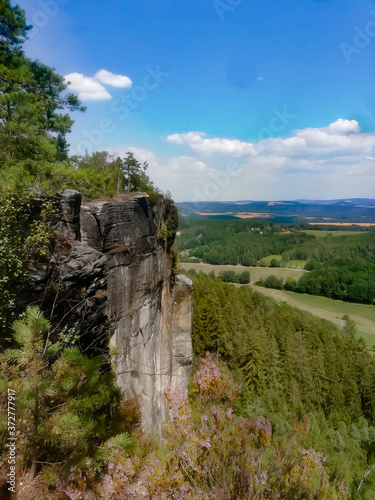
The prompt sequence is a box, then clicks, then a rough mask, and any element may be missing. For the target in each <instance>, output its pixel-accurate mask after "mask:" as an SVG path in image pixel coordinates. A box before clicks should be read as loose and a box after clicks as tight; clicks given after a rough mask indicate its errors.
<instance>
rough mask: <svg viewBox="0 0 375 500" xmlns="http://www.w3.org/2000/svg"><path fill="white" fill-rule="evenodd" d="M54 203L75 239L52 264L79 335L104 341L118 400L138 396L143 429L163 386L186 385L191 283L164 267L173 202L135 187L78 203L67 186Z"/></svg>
mask: <svg viewBox="0 0 375 500" xmlns="http://www.w3.org/2000/svg"><path fill="white" fill-rule="evenodd" d="M59 205H60V207H61V210H60V211H61V218H60V226H61V227H60V230H61V231H62V232H63V233H64V234H66V235H69V237H71V236H72V235H74V238H71V239H75V241H74V242H73V243H72V245H71V250H70V252H69V254H68V255H63V256H60V257H58V259H57V262H56V264H57V267H58V268H59V275H60V278H59V280H60V283H62V284H63V288H65V290H69V292H68V296H69V297H70V302H69V304H72V299H73V296H74V297H75V299H74V300H75V301H76V304H77V305H76V306H75V305H74V308H75V314H76V321H77V317H78V320H79V323H80V329H81V332H82V342H83V343H84V344H85V345H88V346H89V345H90V342H91V343H92V344H93V343H96V344H98V345H100V346H101V348H102V349H104V350H105V349H106V348H107V349H108V346H109V353H110V356H111V360H112V365H113V368H114V370H115V373H116V380H117V384H118V385H119V387H120V388H121V389H122V391H123V393H124V397H125V399H129V398H132V397H134V396H136V397H138V399H139V401H140V404H141V415H142V417H141V423H142V427H143V429H144V430H146V431H149V430H151V429H152V428H157V429H160V426H161V424H162V423H163V421H164V420H165V408H164V406H165V404H164V390H165V388H166V387H167V386H171V387H172V388H173V389H180V390H187V385H188V379H189V375H190V372H191V367H192V358H193V351H192V342H191V327H192V283H191V281H190V280H189V279H188V278H186V277H185V276H182V275H177V276H174V274H173V272H172V266H173V256H172V249H171V248H172V244H173V240H174V235H175V231H176V228H177V209H176V206H175V205H174V203H173V201H172V200H163V199H161V200H160V201H159V202H158V203H157V204H156V205H154V206H151V204H150V203H149V201H148V199H147V195H142V194H138V195H135V196H128V197H127V199H125V200H120V201H114V200H108V201H107V200H99V201H93V202H90V203H86V204H81V197H80V194H79V193H78V192H76V191H72V190H66V191H64V192H63V193H62V194H61V195H60V196H59ZM78 290H79V291H80V292H78ZM82 291H83V292H82ZM79 293H83V298H82V299H81V298H80V297H78V295H79ZM77 294H78V295H77ZM65 302H67V301H66V299H65ZM107 352H108V351H107Z"/></svg>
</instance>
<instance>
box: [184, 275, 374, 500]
mask: <svg viewBox="0 0 375 500" xmlns="http://www.w3.org/2000/svg"><path fill="white" fill-rule="evenodd" d="M190 276H191V278H192V279H193V282H194V318H193V346H194V352H195V354H196V355H197V356H203V354H204V353H205V352H206V351H210V352H212V353H215V355H217V354H219V355H220V356H221V358H222V359H223V360H225V361H226V363H227V364H228V367H229V368H230V370H231V372H232V373H233V375H234V376H235V378H236V380H237V381H239V382H240V383H242V392H241V398H240V401H239V402H238V403H237V409H238V410H239V411H240V412H241V413H242V414H244V415H247V416H249V417H250V416H251V417H252V418H255V417H266V416H267V417H268V418H269V419H270V421H271V423H272V426H273V432H274V437H275V439H276V440H277V441H278V442H279V440H282V439H284V438H285V436H286V434H287V432H288V429H290V421H291V420H293V417H294V416H295V415H297V416H299V417H301V416H303V415H304V414H306V413H308V412H309V411H310V410H313V412H314V415H315V416H314V418H313V419H312V424H313V425H312V431H313V432H312V434H311V433H310V434H309V436H310V437H309V438H308V441H307V443H308V445H307V448H309V447H312V448H314V449H315V450H318V451H319V452H322V453H323V454H324V455H325V456H326V457H327V462H326V465H327V471H328V473H329V476H330V478H331V479H334V478H335V477H336V476H337V477H338V478H339V479H340V480H343V481H345V482H346V483H347V484H349V485H351V488H352V490H353V491H354V490H355V489H356V487H357V486H356V485H358V483H359V482H360V480H361V479H362V477H363V474H364V472H365V470H366V469H367V468H368V467H369V466H371V464H372V463H373V461H374V458H375V451H374V450H375V441H372V437H371V438H368V439H369V441H367V444H365V442H366V441H363V440H362V439H361V438H360V437H357V438H355V439H354V438H353V436H354V435H358V436H360V435H361V433H363V435H367V436H374V437H375V427H374V417H375V398H374V392H373V380H374V377H375V362H374V360H373V358H372V356H371V355H370V354H369V353H368V352H367V350H366V349H365V346H364V345H363V343H362V342H361V341H357V340H356V337H355V331H354V327H353V324H352V322H351V321H350V320H349V318H344V319H345V321H346V323H345V325H344V326H343V331H342V332H340V331H338V330H337V329H335V328H333V327H332V326H329V325H327V324H325V323H324V322H322V321H320V320H318V319H317V318H314V317H313V316H311V315H309V314H307V313H303V312H301V311H299V310H296V309H293V308H291V307H289V306H287V305H286V304H280V305H277V304H276V303H275V302H273V301H272V300H270V299H267V298H265V297H264V296H262V295H260V294H258V293H256V292H254V291H252V290H251V289H250V288H248V287H241V288H235V287H233V286H230V285H226V284H224V283H221V282H220V281H217V280H213V279H211V278H209V277H207V276H203V274H201V273H200V274H198V275H195V276H194V275H190ZM363 426H365V427H363ZM365 428H366V429H368V430H367V431H366V430H365ZM340 429H347V430H346V431H345V432H344V430H340ZM348 429H352V431H349V430H348ZM356 429H357V430H356ZM358 429H363V430H362V431H359V432H358ZM337 431H339V432H337ZM353 433H354V434H353ZM356 433H357V434H356ZM366 439H367V438H366ZM354 457H355V458H354ZM354 464H355V465H354ZM362 488H363V490H362V491H363V494H365V491H367V492H370V491H373V490H372V489H371V488H373V486H372V479H371V477H369V478H368V482H367V483H366V484H364V486H363V487H362ZM368 494H370V493H368ZM296 498H297V497H296ZM298 498H300V497H298ZM301 498H302V497H301ZM306 498H310V497H308V496H306ZM364 498H365V497H364ZM368 498H371V494H370V496H369V497H368Z"/></svg>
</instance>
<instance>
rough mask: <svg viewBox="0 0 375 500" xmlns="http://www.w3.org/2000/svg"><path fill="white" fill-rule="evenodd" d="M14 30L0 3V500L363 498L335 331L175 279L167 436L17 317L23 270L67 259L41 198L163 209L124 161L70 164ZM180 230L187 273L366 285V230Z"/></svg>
mask: <svg viewBox="0 0 375 500" xmlns="http://www.w3.org/2000/svg"><path fill="white" fill-rule="evenodd" d="M30 29H31V27H30V26H28V25H27V23H26V17H25V12H24V11H23V10H22V9H21V8H20V7H18V6H13V5H12V4H11V2H10V0H0V124H1V127H0V327H1V337H0V496H2V498H4V499H5V498H10V497H11V494H12V492H15V491H16V489H15V488H16V486H15V485H13V484H12V481H13V480H12V477H13V476H15V474H16V472H17V477H18V478H19V479H20V484H19V485H18V486H19V487H21V486H22V488H23V489H22V492H21V493H20V494H19V495H18V494H17V495H18V496H13V498H20V499H22V500H35V499H38V500H47V499H52V500H59V499H62V498H69V499H72V500H76V499H86V498H87V499H91V498H93V499H94V498H106V499H113V500H115V499H129V500H133V499H134V500H137V499H139V498H145V499H150V500H151V499H158V498H160V499H162V498H165V499H167V498H168V499H169V498H174V499H178V500H183V499H192V500H193V499H202V500H205V499H222V500H229V499H233V500H235V499H254V498H257V499H264V500H273V499H275V500H276V499H279V498H282V499H290V500H294V499H316V498H321V499H325V498H330V499H341V498H352V499H363V500H365V499H367V500H370V499H372V498H374V495H375V475H374V474H373V473H374V471H375V455H374V452H375V447H374V445H375V421H374V419H375V390H374V389H375V387H374V380H375V361H374V359H373V357H372V356H371V354H370V353H369V352H368V350H367V349H366V348H365V346H364V344H363V342H361V341H359V340H357V338H356V332H355V326H354V325H353V323H352V322H351V321H350V320H349V319H347V320H346V324H345V325H344V327H343V329H342V330H341V331H340V330H338V329H336V328H334V327H333V326H332V325H331V324H329V323H326V322H324V321H321V320H318V319H316V318H314V317H312V316H310V315H308V314H304V313H301V312H300V311H298V310H295V309H292V308H290V307H288V306H286V305H278V304H276V302H274V301H272V300H269V299H266V298H264V297H263V296H262V295H260V294H258V293H255V292H253V291H252V290H251V289H250V288H249V287H239V288H236V287H235V286H233V285H230V284H228V283H224V281H231V279H233V276H232V275H222V276H221V279H220V280H217V279H215V278H213V277H205V276H202V275H199V274H198V275H196V276H194V275H190V276H191V278H192V280H193V286H194V317H193V332H192V335H193V348H194V367H193V373H192V375H191V379H190V386H189V392H188V394H186V393H183V392H179V391H177V390H176V391H172V390H169V389H167V390H166V394H165V403H166V408H167V415H168V418H167V421H166V423H165V425H164V426H163V428H162V430H161V432H160V433H159V434H157V433H152V434H151V435H148V434H145V433H143V432H142V431H141V427H140V420H141V415H140V408H139V402H138V401H137V399H136V398H133V399H127V400H125V399H124V397H123V395H122V393H121V391H120V390H119V388H118V387H117V385H116V383H115V374H114V372H113V369H112V367H111V356H110V353H109V348H107V349H103V352H102V353H101V354H100V355H98V352H96V351H95V350H92V351H91V352H90V351H89V350H88V349H86V348H85V349H84V348H82V344H81V343H80V339H79V336H78V328H74V327H71V328H66V327H64V326H62V323H61V318H56V317H53V315H51V314H48V313H49V312H50V311H48V308H47V307H44V306H45V304H44V303H43V301H40V302H39V303H36V304H35V303H34V304H32V305H29V306H27V307H26V306H24V305H22V301H21V300H20V297H21V298H22V294H23V292H24V291H25V289H27V287H28V286H29V285H30V283H31V282H32V280H33V276H34V275H33V272H35V269H36V267H37V266H38V265H41V266H48V265H50V263H51V262H52V261H53V259H54V257H56V254H57V253H58V252H60V253H62V254H63V255H64V252H65V253H67V252H68V251H69V249H70V248H71V246H72V241H71V240H70V239H69V237H68V236H69V235H68V236H67V235H61V234H60V233H59V232H58V230H57V229H56V212H55V210H56V207H55V204H54V196H55V194H56V192H57V191H59V190H61V189H64V188H72V189H77V190H79V191H80V192H81V193H82V196H83V199H85V200H90V199H93V198H97V197H112V196H113V195H116V194H119V193H122V194H123V193H126V194H130V193H131V192H139V191H142V192H146V193H148V194H149V204H150V206H152V205H153V204H155V203H156V202H157V201H158V200H159V199H161V198H162V197H163V194H162V193H161V192H160V191H159V190H158V188H157V187H155V186H154V185H153V183H152V182H151V181H150V179H149V178H148V176H147V173H146V171H147V163H140V162H139V161H138V160H137V159H136V158H135V156H134V155H133V154H132V153H128V154H126V155H125V156H124V157H122V158H120V157H112V156H111V155H109V154H108V153H107V152H105V151H99V152H96V153H94V154H91V155H90V154H86V155H84V156H82V157H71V156H70V155H69V145H68V142H67V134H68V133H69V131H70V130H71V127H72V125H73V120H72V119H71V118H70V115H69V114H68V112H84V107H83V106H82V105H81V103H80V102H79V100H78V99H77V97H76V96H74V95H73V94H70V93H69V92H67V87H66V85H65V83H64V81H63V78H62V77H61V76H59V75H58V74H56V72H55V71H54V70H53V69H52V68H50V67H47V66H45V65H43V64H42V63H41V62H40V61H37V60H31V59H29V58H28V57H26V55H25V53H24V51H23V44H24V42H25V40H26V39H27V34H28V32H29V31H30ZM189 224H190V222H185V221H184V220H182V221H181V226H180V227H181V231H182V235H181V237H180V238H181V239H180V240H179V242H178V244H179V249H180V251H186V250H189V258H191V257H193V256H195V257H196V258H199V259H205V260H207V261H208V260H209V259H210V260H211V261H218V260H220V259H222V260H220V262H222V263H235V264H237V263H242V264H243V265H247V266H250V265H255V264H257V263H258V261H259V260H260V259H262V258H263V257H266V256H268V255H272V254H280V255H281V259H282V262H286V261H288V260H289V261H290V260H292V259H303V260H306V265H308V263H310V264H309V265H310V266H312V264H313V259H315V261H316V262H317V264H316V266H317V269H315V270H313V271H311V273H310V274H309V276H314V275H313V273H314V272H317V273H318V272H320V269H319V265H321V266H323V267H324V266H325V265H332V266H333V269H336V268H337V265H338V264H337V260H336V259H342V260H340V261H339V262H348V271H347V273H350V272H352V273H357V272H360V273H362V274H361V275H363V281H364V282H366V283H367V281H366V276H367V275H368V272H372V270H373V268H372V267H370V264H371V263H370V261H371V258H373V254H374V249H375V247H374V238H373V237H374V235H373V234H370V233H366V234H362V233H361V234H359V235H358V238H357V236H355V237H351V236H347V237H345V240H342V241H341V240H340V241H339V239H340V237H338V238H337V239H336V238H326V239H322V241H320V240H319V241H318V240H316V239H315V238H314V237H312V236H311V235H308V234H306V233H304V232H303V231H302V232H301V231H300V230H298V228H295V229H293V228H288V230H287V231H283V228H282V227H278V226H276V225H275V226H274V225H272V224H269V223H256V227H255V226H252V225H251V224H249V223H248V222H246V221H244V222H239V223H238V224H237V223H232V222H230V223H224V225H220V224H221V222H215V223H210V224H208V223H207V226H206V228H205V230H204V231H203V229H202V227H200V226H199V224H193V223H191V225H190V226H189ZM205 224H206V223H205ZM284 229H285V228H284ZM185 230H186V231H185ZM284 233H285V234H284ZM161 239H163V235H161ZM358 241H359V243H358ZM340 242H341V243H342V244H341V245H340ZM298 252H300V253H298ZM356 259H357V260H358V262H360V263H361V262H363V266H362V267H358V269H355V268H352V267H350V266H351V265H352V264H351V262H352V261H354V260H356ZM335 263H336V264H335ZM345 265H346V264H345ZM314 266H315V264H314ZM366 266H368V267H366ZM342 267H343V269H344V268H345V266H344V264H343V266H342ZM345 269H346V268H345ZM332 272H334V271H332ZM318 276H321V275H318ZM248 279H249V276H248V274H247V273H246V274H245V275H243V276H242V281H243V282H247V281H248ZM319 279H320V278H319ZM348 283H349V281H345V282H344V284H345V286H347V287H348V286H349V285H348ZM366 286H367V285H366ZM50 288H51V290H52V293H56V290H55V288H56V287H55V288H54V286H51V287H50ZM57 288H58V287H57ZM82 293H84V290H83V291H82ZM371 293H372V292H371ZM366 300H367V298H366ZM52 302H53V301H52ZM52 306H53V304H52ZM15 410H16V412H17V415H18V417H17V420H15V417H14V415H15V413H14V412H15ZM9 417H10V418H9ZM10 436H11V438H10V439H9V437H10ZM9 441H11V442H12V443H14V441H16V442H17V454H14V453H13V451H12V450H13V448H12V446H13V445H12V444H9ZM9 471H10V472H9ZM9 476H10V479H9V478H8V477H9ZM13 482H14V481H13ZM12 488H13V489H12Z"/></svg>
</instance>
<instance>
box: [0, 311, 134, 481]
mask: <svg viewBox="0 0 375 500" xmlns="http://www.w3.org/2000/svg"><path fill="white" fill-rule="evenodd" d="M49 330H50V324H49V322H48V321H47V320H46V319H45V318H44V316H43V314H42V313H41V311H40V310H39V308H37V307H28V308H27V309H26V312H25V314H24V315H23V316H22V318H21V319H20V320H18V321H16V322H15V323H14V342H15V344H16V345H17V347H16V348H11V349H7V350H6V351H5V353H4V354H3V355H2V356H1V359H0V361H1V362H2V366H3V367H4V371H3V373H2V376H3V378H4V380H6V381H7V386H8V387H10V388H12V389H14V390H15V393H16V400H17V412H18V414H19V415H22V419H21V420H19V421H18V424H17V431H18V432H19V438H18V441H17V443H18V450H19V459H20V465H26V466H30V467H31V475H32V476H34V475H35V473H36V471H37V464H38V463H39V462H41V461H42V462H43V461H47V462H53V461H60V459H61V458H62V457H64V465H65V466H67V467H69V464H72V463H78V462H79V461H80V460H82V458H83V457H87V456H90V455H91V456H93V455H95V452H96V449H97V446H98V445H100V444H101V443H102V442H103V441H106V440H108V438H110V437H111V436H114V435H115V434H116V432H117V431H118V430H120V431H121V425H120V426H119V424H118V423H117V422H116V416H117V415H118V411H119V408H120V403H121V396H120V393H119V390H118V389H116V388H115V387H114V375H113V374H112V373H111V372H108V371H106V368H107V366H106V363H105V362H104V360H103V359H102V358H101V357H96V358H92V359H89V358H87V357H85V356H83V355H82V354H81V353H80V352H79V351H78V349H77V348H65V349H64V350H62V345H61V344H59V343H54V344H53V343H51V342H50V340H49V335H50V332H49ZM5 362H6V363H7V366H6V367H5ZM123 438H124V439H125V437H124V436H123ZM121 439H122V438H121V437H119V438H117V441H116V440H115V441H114V443H117V444H116V446H117V445H118V444H119V443H120V442H125V441H121ZM3 442H4V441H3Z"/></svg>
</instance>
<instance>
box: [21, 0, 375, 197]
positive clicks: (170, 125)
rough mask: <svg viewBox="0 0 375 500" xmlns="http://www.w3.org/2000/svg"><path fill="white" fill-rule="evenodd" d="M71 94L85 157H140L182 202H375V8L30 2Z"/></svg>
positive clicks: (362, 3) (34, 52)
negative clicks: (80, 108) (79, 109)
mask: <svg viewBox="0 0 375 500" xmlns="http://www.w3.org/2000/svg"><path fill="white" fill-rule="evenodd" d="M19 5H20V6H21V7H22V8H24V9H25V11H26V16H27V19H28V22H29V23H30V24H33V25H34V30H33V32H31V34H30V40H29V41H28V42H27V43H26V45H25V50H26V53H27V54H28V55H29V56H30V57H32V58H38V59H40V60H41V61H42V62H44V63H45V64H47V65H50V66H52V67H54V68H56V71H57V72H58V73H59V74H61V75H63V76H66V77H67V81H70V82H71V90H72V91H74V92H76V93H77V94H78V95H79V96H80V98H81V100H82V102H83V104H84V105H86V106H87V111H86V113H84V114H78V113H75V114H74V116H73V118H74V119H75V124H74V126H73V131H72V134H71V135H70V136H69V142H70V144H71V151H72V153H80V154H83V153H84V151H85V149H87V150H88V151H89V152H93V151H95V150H107V151H109V152H111V153H117V154H120V155H123V154H125V152H126V151H127V150H129V149H130V150H132V151H134V152H135V154H136V156H137V157H138V158H139V160H141V161H144V160H147V161H148V162H149V164H150V169H149V174H150V177H151V178H152V179H153V180H154V182H155V183H156V184H157V185H158V186H159V187H160V188H161V189H163V190H169V191H171V193H172V195H173V196H174V198H175V199H176V200H177V201H184V200H193V199H196V200H200V201H201V200H211V199H221V200H237V199H269V200H280V199H295V198H312V199H317V198H321V199H328V198H345V197H375V196H374V195H375V191H374V187H375V64H374V62H375V2H374V1H370V0H368V1H366V0H350V1H349V0H304V1H301V0H284V1H283V2H281V1H280V0H263V1H261V2H259V1H255V0H207V1H206V0H187V1H185V2H181V1H178V0H174V1H172V0H154V1H152V0H137V1H136V2H135V1H132V2H130V1H127V0H112V1H111V2H108V3H107V2H103V1H102V0H100V1H99V0H90V1H89V0H81V1H78V0H22V1H20V2H19Z"/></svg>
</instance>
